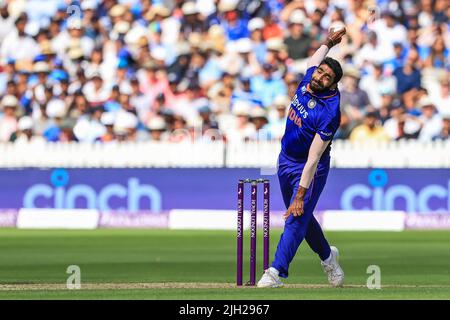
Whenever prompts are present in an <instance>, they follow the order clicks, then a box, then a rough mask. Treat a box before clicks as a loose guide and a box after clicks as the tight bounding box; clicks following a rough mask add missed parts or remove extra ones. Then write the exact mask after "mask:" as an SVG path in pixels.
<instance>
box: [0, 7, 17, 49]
mask: <svg viewBox="0 0 450 320" xmlns="http://www.w3.org/2000/svg"><path fill="white" fill-rule="evenodd" d="M13 30H14V17H13V16H12V15H10V14H9V12H8V4H7V3H6V1H0V43H2V42H3V40H4V39H5V38H6V36H8V34H10V33H11V32H12V31H13Z"/></svg>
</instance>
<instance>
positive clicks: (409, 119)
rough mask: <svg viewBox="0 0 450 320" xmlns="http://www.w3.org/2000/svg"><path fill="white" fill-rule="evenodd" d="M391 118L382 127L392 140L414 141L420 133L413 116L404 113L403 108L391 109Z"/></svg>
mask: <svg viewBox="0 0 450 320" xmlns="http://www.w3.org/2000/svg"><path fill="white" fill-rule="evenodd" d="M390 116H391V118H389V119H387V120H386V122H385V123H384V125H383V128H384V130H385V131H386V133H387V134H388V135H389V137H390V138H391V139H392V140H401V139H415V138H417V136H418V135H419V132H420V124H419V122H418V120H417V118H416V117H415V116H412V115H409V114H407V113H406V112H405V108H404V107H402V106H400V105H395V106H393V107H392V108H391V112H390Z"/></svg>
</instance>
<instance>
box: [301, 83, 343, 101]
mask: <svg viewBox="0 0 450 320" xmlns="http://www.w3.org/2000/svg"><path fill="white" fill-rule="evenodd" d="M306 91H308V93H309V94H310V95H312V96H313V97H316V98H319V99H328V98H331V97H334V96H335V95H337V94H338V90H337V89H334V90H332V89H330V90H327V91H325V92H321V93H315V92H312V90H311V89H310V88H309V83H308V84H307V85H306Z"/></svg>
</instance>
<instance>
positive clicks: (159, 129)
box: [147, 117, 168, 141]
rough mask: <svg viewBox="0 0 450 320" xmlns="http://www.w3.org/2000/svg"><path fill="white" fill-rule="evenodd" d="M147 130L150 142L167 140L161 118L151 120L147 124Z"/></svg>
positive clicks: (165, 127)
mask: <svg viewBox="0 0 450 320" xmlns="http://www.w3.org/2000/svg"><path fill="white" fill-rule="evenodd" d="M147 129H148V130H149V132H150V140H151V141H166V140H168V137H167V132H166V129H167V126H166V123H165V120H164V118H162V117H155V118H152V119H151V120H150V121H149V122H148V124H147Z"/></svg>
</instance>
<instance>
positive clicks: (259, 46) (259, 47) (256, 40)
mask: <svg viewBox="0 0 450 320" xmlns="http://www.w3.org/2000/svg"><path fill="white" fill-rule="evenodd" d="M264 26H265V23H264V20H263V19H261V18H253V19H251V20H250V21H249V22H248V30H249V32H250V39H251V41H252V46H253V52H254V53H255V56H256V59H257V60H258V62H259V64H263V63H264V62H265V61H266V53H267V47H266V43H265V41H264V38H263V29H264Z"/></svg>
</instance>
